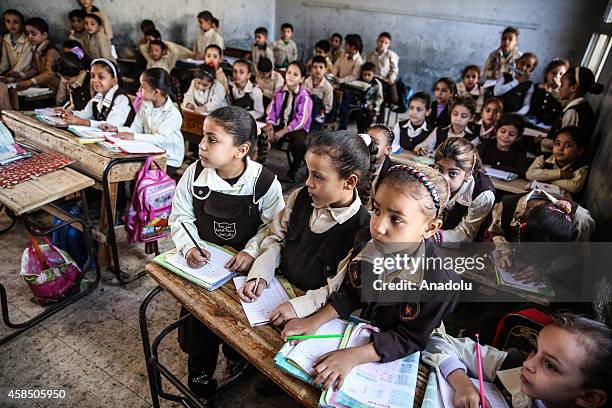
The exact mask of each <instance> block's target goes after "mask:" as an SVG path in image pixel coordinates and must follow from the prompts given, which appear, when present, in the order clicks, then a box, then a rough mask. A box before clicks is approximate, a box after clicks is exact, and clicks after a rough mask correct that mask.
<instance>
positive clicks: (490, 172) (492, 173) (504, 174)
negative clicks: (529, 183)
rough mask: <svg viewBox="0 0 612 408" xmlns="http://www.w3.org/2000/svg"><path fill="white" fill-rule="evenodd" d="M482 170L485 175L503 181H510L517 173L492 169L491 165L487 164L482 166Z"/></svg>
mask: <svg viewBox="0 0 612 408" xmlns="http://www.w3.org/2000/svg"><path fill="white" fill-rule="evenodd" d="M484 171H485V174H486V175H487V176H489V177H493V178H496V179H500V180H504V181H512V180H514V179H515V178H517V177H518V174H515V173H510V172H509V171H504V170H499V169H494V168H493V167H488V166H486V167H485V168H484Z"/></svg>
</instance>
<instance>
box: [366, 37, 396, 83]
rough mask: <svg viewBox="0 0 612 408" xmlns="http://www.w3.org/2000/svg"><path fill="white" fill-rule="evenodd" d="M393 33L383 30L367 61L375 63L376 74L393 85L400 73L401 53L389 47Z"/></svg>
mask: <svg viewBox="0 0 612 408" xmlns="http://www.w3.org/2000/svg"><path fill="white" fill-rule="evenodd" d="M390 46H391V34H389V33H387V32H382V33H380V34H379V35H378V39H377V40H376V48H375V49H374V51H372V52H370V53H369V54H368V55H367V57H366V61H367V62H371V63H373V64H374V66H375V68H376V75H377V76H378V77H380V78H381V79H382V80H383V81H385V82H386V83H387V84H389V85H393V84H394V83H395V81H396V80H397V76H398V74H399V55H397V54H396V53H395V52H394V51H392V50H391V49H389V47H390Z"/></svg>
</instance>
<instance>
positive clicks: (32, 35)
mask: <svg viewBox="0 0 612 408" xmlns="http://www.w3.org/2000/svg"><path fill="white" fill-rule="evenodd" d="M25 30H26V35H27V36H28V41H29V42H30V44H32V45H34V46H36V45H40V44H42V43H43V42H44V41H45V40H46V39H47V38H48V37H49V35H48V34H47V33H42V32H40V31H38V29H37V28H36V27H32V26H29V25H27V26H25Z"/></svg>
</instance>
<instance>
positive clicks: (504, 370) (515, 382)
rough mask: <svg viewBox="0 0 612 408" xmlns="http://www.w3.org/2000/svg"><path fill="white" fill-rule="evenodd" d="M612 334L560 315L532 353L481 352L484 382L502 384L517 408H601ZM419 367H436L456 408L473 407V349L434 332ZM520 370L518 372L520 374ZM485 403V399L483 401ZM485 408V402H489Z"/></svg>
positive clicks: (606, 394)
mask: <svg viewBox="0 0 612 408" xmlns="http://www.w3.org/2000/svg"><path fill="white" fill-rule="evenodd" d="M611 350H612V330H610V328H609V327H608V326H606V325H605V324H603V323H599V322H597V321H594V320H591V319H589V318H587V317H583V316H579V315H575V314H571V313H560V314H557V315H555V316H553V320H552V323H551V324H549V325H547V326H545V327H544V328H542V330H541V331H540V333H539V334H538V337H537V340H536V344H535V347H534V350H533V351H532V352H531V354H529V355H528V356H527V358H525V356H524V355H523V354H521V353H519V352H518V350H516V349H510V350H508V351H502V350H497V349H495V348H493V347H490V346H485V345H483V346H482V347H480V354H481V360H482V373H483V376H484V381H488V382H494V381H495V382H496V383H497V382H498V381H499V382H500V383H501V385H502V386H504V387H505V389H506V391H508V393H509V394H510V396H511V401H512V406H515V407H519V406H520V407H534V408H537V407H555V406H567V407H583V408H595V407H603V406H605V405H606V403H609V401H610V398H612V389H611V385H612V384H611V380H610V379H611V378H612V373H611V372H610V369H611V367H612V353H611ZM423 361H425V362H426V363H427V364H429V365H431V366H433V367H436V369H437V370H439V371H440V373H441V374H442V376H443V377H444V378H446V380H447V381H448V382H449V384H450V386H451V388H452V389H453V392H454V394H453V403H454V405H455V407H458V408H469V407H477V406H478V404H479V403H480V392H479V390H478V387H477V386H476V385H474V383H473V382H472V381H471V380H470V377H471V378H478V372H479V371H480V370H479V368H478V364H477V362H478V358H477V352H476V343H475V342H474V341H473V340H471V339H470V338H468V337H465V338H454V337H451V336H449V335H447V334H443V333H439V332H436V333H434V334H433V335H432V336H431V337H430V339H429V342H428V343H427V347H426V349H425V352H424V353H423ZM519 368H520V370H519ZM485 397H486V396H485ZM487 406H489V402H488V401H487Z"/></svg>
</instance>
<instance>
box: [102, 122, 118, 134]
mask: <svg viewBox="0 0 612 408" xmlns="http://www.w3.org/2000/svg"><path fill="white" fill-rule="evenodd" d="M100 129H102V130H103V131H105V132H116V131H117V130H118V129H117V127H116V126H113V125H111V124H110V123H102V124H101V125H100Z"/></svg>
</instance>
